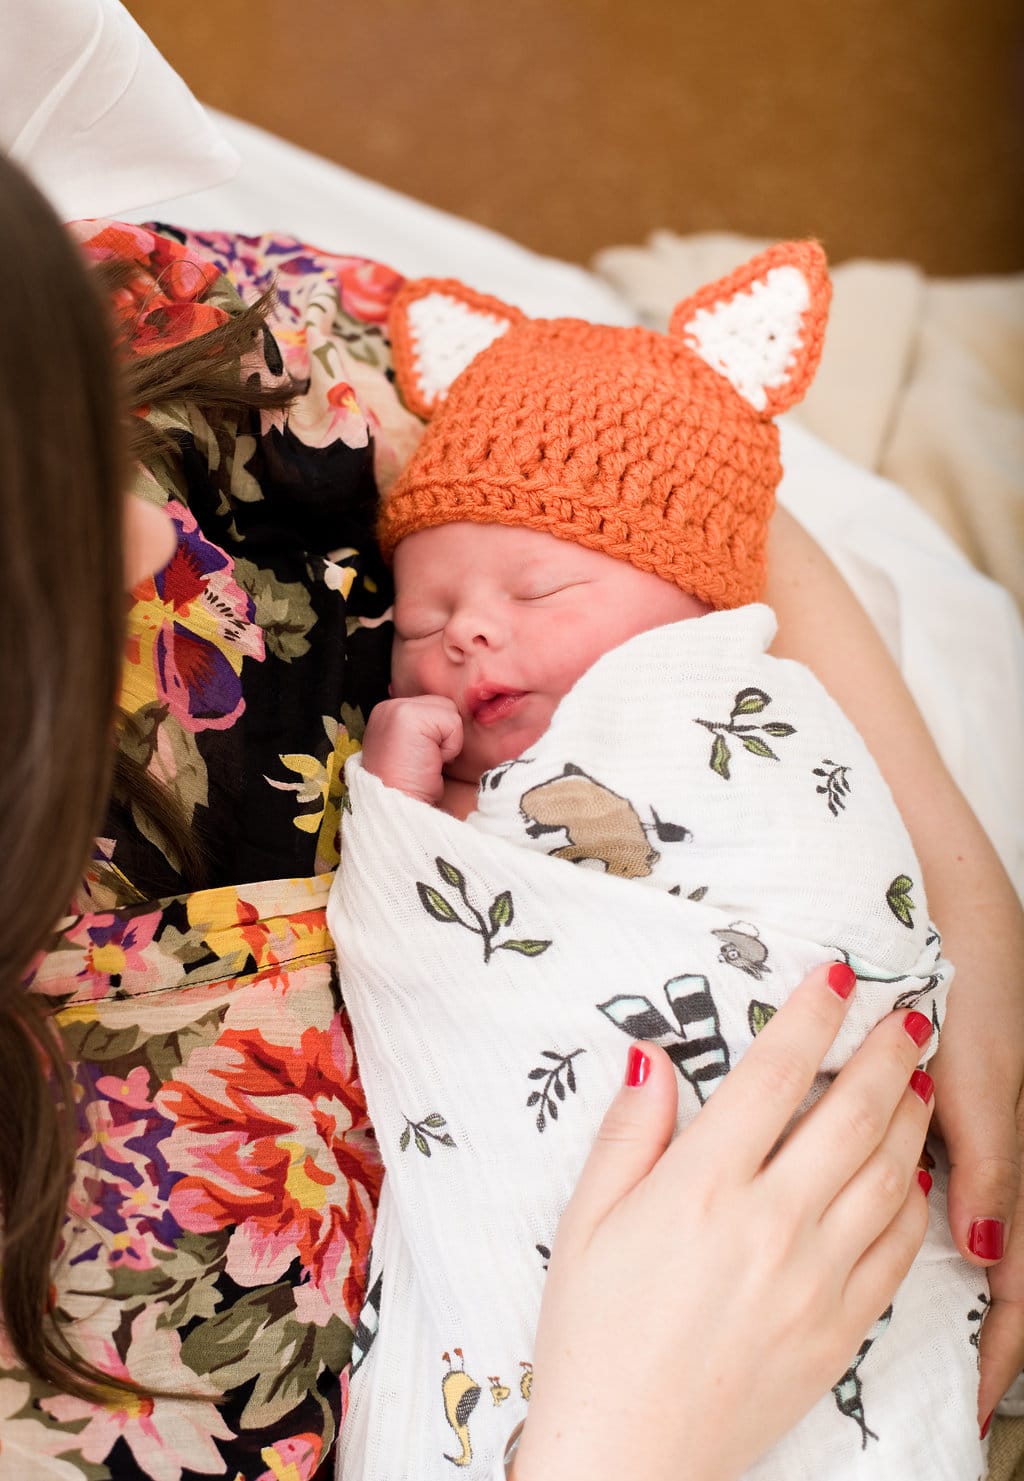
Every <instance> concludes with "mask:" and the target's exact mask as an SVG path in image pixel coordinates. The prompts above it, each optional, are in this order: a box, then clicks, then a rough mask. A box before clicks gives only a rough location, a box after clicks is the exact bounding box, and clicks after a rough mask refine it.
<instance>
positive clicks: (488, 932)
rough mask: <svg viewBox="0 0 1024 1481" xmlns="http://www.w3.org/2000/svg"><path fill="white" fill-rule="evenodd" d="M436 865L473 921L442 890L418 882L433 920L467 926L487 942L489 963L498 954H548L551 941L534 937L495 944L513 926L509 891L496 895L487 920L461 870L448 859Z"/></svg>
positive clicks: (485, 959)
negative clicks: (476, 903)
mask: <svg viewBox="0 0 1024 1481" xmlns="http://www.w3.org/2000/svg"><path fill="white" fill-rule="evenodd" d="M434 863H435V864H436V865H437V872H438V874H440V876H441V878H442V880H443V881H444V883H445V884H446V885H448V886H449V887H450V888H451V889H454V890H456V891H458V895H459V898H460V900H461V901H462V904H463V906H464V907H465V909H466V911H467V912H468V913H469V915H470V916H471V917H472V919H471V920H464V919H463V918H462V916H461V915H460V914H459V912H458V910H457V909H456V907H455V906H454V905H453V904H452V903H451V901H450V900H449V899H448V898H447V896H445V895H443V894H442V893H441V891H440V890H437V889H435V888H434V886H433V885H429V884H426V883H424V882H423V881H422V880H417V882H416V893H417V895H418V896H419V899H420V904H421V905H422V906H423V909H424V910H425V911H426V912H427V914H428V915H429V916H432V917H433V919H434V920H436V921H440V923H441V924H442V925H451V926H463V927H464V928H465V929H466V930H467V931H472V932H473V934H474V936H479V937H480V939H481V941H482V942H483V948H484V961H485V962H489V961H490V960H491V957H492V956H493V955H494V953H495V952H496V951H514V952H516V954H517V955H519V956H527V957H533V956H542V955H543V953H544V952H545V951H547V949H548V947H549V946H550V945H551V942H550V941H538V940H534V939H533V938H531V937H518V938H516V939H513V940H509V941H496V940H495V938H496V937H497V935H498V933H499V932H500V931H503V930H505V929H506V928H507V927H508V926H510V925H511V923H512V920H513V917H514V914H515V906H514V905H513V902H512V896H511V894H510V892H509V891H508V890H502V891H501V893H500V894H498V895H495V897H494V899H493V900H492V901H491V903H490V905H489V906H488V908H487V916H486V918H485V917H484V916H483V914H482V913H481V912H480V911H479V910H477V908H476V906H475V905H473V904H472V903H471V901H470V899H469V893H468V886H467V884H466V876H465V875H464V874H463V873H462V871H461V869H457V868H456V866H455V865H454V864H450V863H449V862H448V861H447V859H441V858H437V859H435V860H434Z"/></svg>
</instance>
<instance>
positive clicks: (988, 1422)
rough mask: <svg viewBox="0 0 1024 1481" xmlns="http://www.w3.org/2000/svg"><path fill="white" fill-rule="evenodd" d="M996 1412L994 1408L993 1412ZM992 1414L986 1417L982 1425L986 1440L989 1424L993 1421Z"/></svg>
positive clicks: (982, 1433) (982, 1435) (983, 1436)
mask: <svg viewBox="0 0 1024 1481" xmlns="http://www.w3.org/2000/svg"><path fill="white" fill-rule="evenodd" d="M995 1412H996V1411H995V1410H994V1409H993V1410H992V1414H994V1413H995ZM992 1414H990V1415H989V1417H988V1419H986V1421H985V1423H984V1424H983V1425H982V1427H981V1438H982V1439H983V1440H984V1438H985V1436H986V1435H987V1434H988V1427H989V1425H990V1424H991V1423H992Z"/></svg>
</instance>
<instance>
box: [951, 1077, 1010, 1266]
mask: <svg viewBox="0 0 1024 1481" xmlns="http://www.w3.org/2000/svg"><path fill="white" fill-rule="evenodd" d="M949 1052H950V1054H952V1052H953V1050H952V1049H951V1050H950V1051H949ZM1019 1073H1020V1072H1019V1068H1018V1067H1017V1066H1015V1065H1012V1064H1011V1065H1007V1066H1005V1067H1004V1066H1000V1065H999V1064H998V1063H993V1062H992V1059H991V1057H990V1056H983V1055H974V1056H961V1057H959V1058H957V1059H956V1060H953V1059H950V1058H949V1056H948V1055H947V1054H946V1052H945V1050H943V1051H942V1052H941V1053H940V1054H939V1055H937V1056H936V1067H935V1086H936V1096H937V1101H938V1112H939V1120H940V1122H941V1126H942V1135H943V1139H944V1141H945V1143H946V1148H947V1150H948V1153H949V1164H950V1179H949V1225H950V1229H951V1231H952V1234H953V1239H954V1241H955V1243H956V1246H957V1248H958V1249H959V1250H960V1253H961V1254H962V1255H963V1256H964V1258H965V1259H967V1260H970V1261H972V1262H973V1263H974V1264H975V1265H989V1264H991V1263H992V1262H993V1261H995V1260H1000V1259H1002V1257H1003V1254H1004V1251H1005V1250H1006V1249H1007V1248H1008V1244H1009V1238H1010V1235H1011V1231H1012V1227H1013V1219H1014V1214H1015V1212H1016V1209H1017V1204H1018V1199H1019V1198H1020V1196H1021V1171H1020V1163H1021V1152H1020V1147H1021V1133H1020V1130H1019V1126H1018V1121H1017V1120H1015V1118H1014V1117H1013V1116H1012V1115H1011V1114H1009V1112H1008V1107H1009V1106H1012V1105H1014V1104H1015V1102H1017V1097H1018V1095H1019V1093H1020V1085H1019ZM1020 1116H1021V1108H1020V1104H1019V1103H1018V1104H1017V1117H1018V1118H1020ZM1020 1237H1021V1238H1022V1239H1024V1230H1022V1231H1021V1236H1020Z"/></svg>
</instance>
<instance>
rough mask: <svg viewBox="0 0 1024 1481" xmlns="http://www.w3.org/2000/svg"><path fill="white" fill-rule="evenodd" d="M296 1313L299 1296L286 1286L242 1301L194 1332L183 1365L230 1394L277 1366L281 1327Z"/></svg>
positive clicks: (264, 1290) (266, 1289)
mask: <svg viewBox="0 0 1024 1481" xmlns="http://www.w3.org/2000/svg"><path fill="white" fill-rule="evenodd" d="M294 1310H295V1295H294V1292H293V1291H292V1288H291V1286H290V1285H289V1284H288V1283H286V1282H282V1283H281V1284H279V1285H276V1286H269V1287H267V1286H263V1287H261V1288H260V1289H259V1290H257V1291H252V1292H251V1293H249V1294H248V1295H245V1296H240V1297H239V1298H238V1300H237V1301H234V1302H232V1304H231V1306H230V1307H229V1308H228V1309H227V1310H226V1311H223V1312H219V1313H218V1314H217V1315H216V1316H213V1317H210V1318H209V1320H207V1321H204V1322H200V1323H199V1325H198V1326H197V1327H193V1329H192V1331H191V1332H189V1334H188V1336H187V1337H186V1338H185V1340H184V1341H183V1342H182V1344H181V1361H182V1362H183V1363H184V1364H185V1366H186V1368H191V1369H192V1372H193V1373H199V1374H209V1375H211V1376H213V1377H214V1378H215V1380H216V1382H217V1383H218V1384H220V1385H221V1386H222V1387H223V1388H224V1389H225V1390H227V1389H231V1388H237V1387H238V1386H239V1385H240V1384H243V1383H249V1382H250V1381H251V1380H252V1379H253V1378H255V1377H257V1376H258V1375H259V1373H260V1372H261V1371H262V1370H263V1369H264V1368H265V1367H269V1368H275V1367H276V1366H277V1364H276V1362H275V1361H274V1359H275V1357H276V1354H277V1353H278V1352H279V1351H281V1345H280V1337H281V1328H282V1324H283V1321H284V1319H285V1318H286V1317H288V1316H290V1315H291V1314H292V1313H293V1312H294ZM292 1325H293V1326H294V1325H295V1323H294V1322H293V1323H292Z"/></svg>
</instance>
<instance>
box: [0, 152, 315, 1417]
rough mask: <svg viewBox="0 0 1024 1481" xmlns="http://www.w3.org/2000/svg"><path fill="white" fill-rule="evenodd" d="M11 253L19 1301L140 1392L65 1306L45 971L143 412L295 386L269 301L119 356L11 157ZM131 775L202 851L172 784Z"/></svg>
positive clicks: (7, 508) (6, 374)
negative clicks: (61, 1309)
mask: <svg viewBox="0 0 1024 1481" xmlns="http://www.w3.org/2000/svg"><path fill="white" fill-rule="evenodd" d="M0 256H2V259H3V274H4V320H5V322H4V327H3V333H2V334H0V695H2V696H3V723H2V725H0V819H2V830H3V831H2V838H0V901H2V902H3V906H2V909H0V1212H2V1219H3V1230H2V1234H0V1310H2V1313H3V1325H4V1327H5V1329H6V1335H7V1338H8V1341H9V1342H10V1344H11V1345H12V1347H13V1349H14V1351H15V1353H16V1355H17V1357H18V1359H19V1360H20V1361H21V1362H22V1363H23V1364H24V1366H25V1367H26V1368H27V1369H28V1370H29V1371H31V1372H32V1373H34V1374H36V1375H37V1376H38V1377H40V1378H42V1379H44V1380H46V1381H47V1382H49V1383H51V1384H53V1385H55V1386H56V1387H58V1388H60V1389H63V1390H64V1391H65V1392H68V1393H73V1394H78V1395H80V1396H83V1397H87V1398H94V1399H95V1398H97V1397H102V1394H103V1392H104V1390H106V1391H107V1392H109V1391H110V1389H111V1388H123V1387H128V1386H130V1385H125V1384H122V1383H119V1382H117V1381H116V1380H112V1379H111V1378H109V1377H107V1376H105V1375H103V1374H102V1373H100V1372H99V1371H98V1370H96V1369H95V1368H93V1367H92V1366H91V1365H90V1364H89V1363H87V1362H86V1361H85V1360H84V1358H83V1357H82V1356H81V1355H80V1354H79V1353H77V1352H76V1350H75V1347H74V1345H73V1342H72V1341H71V1339H70V1336H69V1334H68V1332H66V1331H65V1330H64V1329H63V1328H62V1327H61V1326H60V1325H59V1324H58V1323H57V1321H56V1319H55V1317H54V1315H53V1313H52V1311H51V1309H50V1308H51V1302H50V1294H49V1293H50V1282H51V1278H52V1266H53V1260H54V1256H55V1254H56V1252H57V1248H58V1242H59V1239H60V1233H61V1227H62V1224H63V1221H64V1216H65V1211H66V1206H67V1198H68V1191H69V1187H70V1182H71V1175H72V1167H73V1162H74V1156H75V1150H76V1142H77V1130H76V1124H77V1123H76V1113H75V1099H74V1089H73V1085H72V1080H71V1075H70V1072H69V1069H68V1066H67V1063H66V1061H65V1058H64V1053H63V1049H62V1045H61V1041H60V1037H59V1034H58V1033H57V1030H56V1027H55V1025H54V1022H53V1019H52V1016H51V1012H50V1010H49V1009H48V1007H47V1003H46V1000H45V999H42V998H40V997H39V996H37V995H35V994H33V993H31V992H27V991H26V990H25V979H26V976H27V975H28V974H29V972H30V970H31V966H32V963H33V961H34V959H35V958H36V957H37V955H38V953H39V952H41V951H43V950H45V948H46V947H47V945H48V944H49V942H50V941H51V939H52V935H53V930H54V926H55V923H56V922H57V921H58V920H59V919H60V917H61V916H62V915H63V914H65V912H66V910H67V905H68V902H69V900H70V899H71V897H72V894H73V892H74V890H75V888H76V886H77V884H78V883H79V880H80V878H81V875H82V872H83V869H84V866H85V864H86V863H87V861H88V858H89V855H90V852H91V845H92V842H93V839H94V838H95V836H96V834H97V832H98V830H99V826H100V823H101V820H102V818H103V814H104V810H105V807H106V804H107V800H108V796H109V793H110V789H111V785H112V781H113V776H114V768H115V742H114V733H115V714H116V704H117V693H118V687H119V680H120V672H121V659H122V653H123V647H124V620H125V605H126V599H125V593H124V578H123V551H122V527H123V519H124V500H125V491H126V489H127V488H128V486H129V478H130V469H131V465H132V460H133V458H136V457H139V456H145V455H146V454H147V453H150V452H152V451H154V450H155V446H156V443H155V436H154V434H153V433H152V432H151V430H150V429H149V428H148V427H147V426H146V424H145V423H144V422H142V421H141V420H140V419H139V418H138V417H134V416H131V415H129V412H130V408H131V407H133V406H142V405H148V406H152V407H158V406H160V405H161V404H163V403H165V402H167V401H169V400H172V399H173V400H179V401H180V400H182V399H192V400H194V401H196V402H197V404H199V405H201V406H203V408H204V411H207V412H208V414H209V413H212V414H213V416H214V417H215V418H216V416H217V415H218V414H224V413H226V412H227V411H228V410H230V409H233V408H237V407H239V406H242V405H250V406H253V405H255V406H260V405H282V404H284V403H285V402H286V401H287V400H288V399H289V393H288V392H287V391H282V390H280V389H279V390H275V391H271V392H268V391H266V390H264V389H262V388H261V387H259V386H258V385H255V384H250V385H244V384H240V377H239V370H238V361H239V356H240V354H241V353H242V352H243V351H244V350H246V349H248V348H250V347H251V345H252V343H253V340H254V336H255V335H256V334H258V333H260V332H261V330H262V326H263V320H264V318H265V316H266V312H267V308H268V299H266V298H265V299H263V300H261V301H260V302H259V303H258V304H255V305H253V306H252V307H251V308H250V309H247V310H246V311H245V312H243V313H240V314H238V315H235V316H234V317H232V318H231V319H230V320H229V321H228V322H227V323H226V324H224V325H222V326H221V327H220V328H219V329H216V330H214V331H213V332H212V333H210V334H208V335H205V336H203V337H202V338H201V339H200V340H197V341H192V342H190V343H188V344H185V345H178V346H175V347H173V348H171V349H170V350H167V351H164V352H162V353H160V354H155V355H151V356H147V357H146V358H145V359H142V358H140V359H138V360H134V361H132V360H130V361H128V362H127V363H119V359H118V356H117V354H116V353H115V351H114V349H113V333H112V328H111V324H110V322H109V320H108V315H107V311H106V305H105V302H104V293H103V287H102V284H100V283H99V282H98V281H97V279H96V276H95V275H94V274H93V273H91V272H90V270H89V269H88V268H87V267H86V265H85V263H84V261H83V259H82V258H81V256H80V254H79V252H78V250H77V248H76V247H75V246H74V244H73V243H72V241H71V240H70V238H69V236H68V235H67V234H66V233H65V231H64V229H63V227H62V226H61V224H60V222H59V221H58V219H57V217H56V216H55V214H54V213H53V211H52V210H51V208H50V206H49V205H48V203H47V202H46V201H45V200H44V198H43V197H42V195H41V194H40V193H39V191H38V190H36V188H35V187H34V186H33V185H32V184H31V182H30V181H29V180H28V179H27V178H26V177H25V175H24V174H23V173H22V172H21V171H20V170H19V169H18V168H17V167H15V166H14V165H13V164H12V163H11V162H10V161H9V160H7V159H5V158H4V157H3V156H2V155H0ZM115 271H116V268H115ZM120 770H121V776H122V780H123V781H125V782H126V784H127V785H129V786H130V787H133V788H134V789H135V794H136V800H137V802H138V803H139V805H141V806H142V807H143V808H144V809H145V810H147V811H148V812H150V813H151V814H152V815H154V816H155V817H156V819H157V821H158V822H159V823H160V826H161V827H162V828H163V830H164V832H165V833H166V834H167V835H168V836H169V837H170V838H171V839H172V840H175V839H176V840H177V841H178V843H179V844H180V850H179V852H181V854H182V856H183V857H187V856H189V854H190V846H189V840H188V837H187V832H186V830H185V829H184V828H183V827H182V825H181V823H180V820H178V819H177V818H176V817H175V814H174V809H173V806H172V805H171V804H170V803H169V802H168V800H167V799H166V797H164V796H163V795H162V794H161V792H160V789H159V788H158V787H157V786H156V785H155V784H154V783H153V782H152V781H151V780H149V779H148V778H146V777H145V775H144V774H140V775H134V774H133V773H131V771H130V768H129V769H128V770H127V771H126V769H125V767H124V764H123V762H122V763H120ZM191 852H192V854H194V850H192V851H191Z"/></svg>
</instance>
